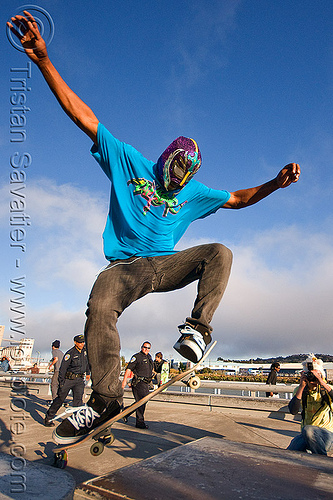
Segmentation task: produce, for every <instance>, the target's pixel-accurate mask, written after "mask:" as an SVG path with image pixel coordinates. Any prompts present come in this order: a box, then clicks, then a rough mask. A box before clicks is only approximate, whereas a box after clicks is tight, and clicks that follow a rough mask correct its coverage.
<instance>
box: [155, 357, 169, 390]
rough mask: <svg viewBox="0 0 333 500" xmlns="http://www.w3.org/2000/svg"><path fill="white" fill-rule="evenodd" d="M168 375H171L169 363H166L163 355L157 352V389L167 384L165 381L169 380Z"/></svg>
mask: <svg viewBox="0 0 333 500" xmlns="http://www.w3.org/2000/svg"><path fill="white" fill-rule="evenodd" d="M162 373H163V377H162ZM168 374H169V363H168V362H167V361H165V359H163V354H162V353H161V352H157V353H156V354H155V359H154V380H156V385H157V387H159V386H160V385H162V384H164V383H165V382H167V380H164V379H165V378H166V379H167V377H168ZM154 383H155V382H154Z"/></svg>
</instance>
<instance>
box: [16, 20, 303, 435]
mask: <svg viewBox="0 0 333 500" xmlns="http://www.w3.org/2000/svg"><path fill="white" fill-rule="evenodd" d="M8 26H9V27H10V29H11V30H12V32H13V33H14V35H16V36H17V37H18V39H19V40H20V41H21V44H22V46H23V48H24V49H25V52H26V54H27V55H28V57H29V58H30V59H31V60H32V61H33V62H34V63H35V64H36V65H37V67H38V68H39V69H40V71H41V73H42V75H43V77H44V78H45V81H46V83H47V84H48V86H49V87H50V89H51V91H52V92H53V94H54V95H55V97H56V98H57V100H58V101H59V103H60V105H61V106H62V108H63V109H64V111H65V112H66V113H67V115H68V116H69V117H70V118H71V120H73V122H74V123H75V124H76V125H77V126H78V127H79V128H80V129H81V130H82V131H83V132H84V133H85V134H87V135H88V137H89V138H90V139H91V140H92V141H93V143H94V144H93V146H92V148H91V153H92V155H93V157H94V158H95V159H96V161H97V162H98V163H99V164H100V166H101V168H102V169H103V171H104V172H105V174H106V176H107V177H108V179H109V180H110V182H111V195H110V209H109V213H108V218H107V222H106V227H105V230H104V233H103V238H104V253H105V257H106V259H107V260H108V261H109V262H110V263H109V265H108V266H107V267H106V268H105V269H104V270H103V271H102V272H101V273H100V274H99V276H98V277H97V279H96V282H95V284H94V286H93V289H92V291H91V294H90V297H89V302H88V309H87V312H86V314H87V321H86V326H85V336H86V339H87V351H88V356H89V363H90V366H91V375H92V389H93V391H92V394H91V398H90V399H89V401H88V403H87V405H88V409H84V410H82V411H78V412H77V413H75V414H73V415H72V416H71V417H68V418H67V419H65V420H63V422H62V423H61V424H60V425H59V426H58V427H57V429H56V430H55V431H54V433H53V439H54V440H55V441H56V442H57V443H59V444H66V443H73V442H75V441H77V440H78V439H80V436H82V435H83V434H87V433H88V432H89V431H90V430H91V428H93V427H96V426H98V425H99V424H100V423H102V422H103V421H105V420H107V419H109V418H111V417H112V416H114V415H116V414H118V413H119V411H120V409H121V402H122V395H123V391H122V386H121V383H120V380H119V375H120V356H119V351H120V339H119V335H118V331H117V321H118V318H119V316H120V315H121V314H122V312H123V311H124V310H125V309H126V308H127V307H128V306H130V305H131V304H132V303H133V302H134V301H136V300H138V299H139V298H141V297H143V296H144V295H146V294H148V293H152V292H155V293H156V292H167V291H172V290H176V289H179V288H183V287H185V286H187V285H188V284H190V283H192V282H193V281H198V292H197V297H196V299H195V302H194V307H193V310H192V312H191V313H190V315H189V316H188V317H187V319H186V321H185V323H184V324H182V325H180V326H179V327H178V328H179V334H180V337H179V339H178V340H177V342H176V343H175V345H174V348H175V349H176V350H177V351H178V352H179V353H180V354H181V355H182V356H184V357H185V358H187V359H189V360H191V361H193V362H195V363H196V362H197V361H199V359H201V357H202V355H203V353H204V352H205V349H206V346H207V345H208V344H209V343H210V342H211V340H212V337H211V333H212V326H211V321H212V318H213V314H214V312H215V310H216V308H217V307H218V305H219V303H220V300H221V299H222V296H223V294H224V291H225V288H226V286H227V283H228V279H229V274H230V269H231V262H232V253H231V251H230V250H229V249H228V248H227V247H225V246H224V245H222V244H220V243H212V244H207V245H199V246H196V247H193V248H188V249H186V250H182V251H179V252H178V251H175V250H174V246H175V245H176V243H177V242H178V241H179V240H180V238H181V237H182V235H183V234H184V232H185V231H186V229H187V228H188V226H189V225H190V224H191V222H193V221H194V220H197V219H203V218H205V217H207V216H208V215H211V214H213V213H215V212H216V211H217V210H218V209H220V208H226V209H239V208H244V207H248V206H250V205H253V204H255V203H257V202H259V201H260V200H262V199H263V198H266V197H267V196H269V195H270V194H272V193H273V192H274V191H276V190H277V189H280V188H286V187H287V186H289V185H290V184H292V183H293V182H297V180H298V178H299V176H300V168H299V165H298V164H297V163H289V164H288V165H286V166H285V167H284V168H282V170H281V171H280V172H279V173H278V175H277V176H276V177H275V178H273V179H272V180H270V181H268V182H266V183H264V184H262V185H260V186H256V187H253V188H248V189H241V190H239V191H234V192H229V191H226V190H219V189H211V188H209V187H207V186H205V185H204V184H202V183H200V182H198V181H196V180H195V179H193V176H194V175H195V173H196V172H197V171H198V170H199V168H200V165H201V153H200V150H199V147H198V145H197V143H196V141H195V140H193V139H190V138H187V137H183V136H181V137H178V138H177V139H175V140H174V141H173V142H172V143H171V144H170V146H168V147H167V149H166V150H165V151H164V152H163V153H162V154H161V156H160V157H159V158H158V160H157V161H156V162H155V161H150V160H148V159H146V158H144V157H143V156H142V155H141V154H140V153H139V152H138V151H137V150H136V149H134V148H133V147H132V146H130V145H128V144H126V143H124V142H121V141H119V140H118V139H116V138H115V137H114V136H113V135H112V134H111V133H110V132H109V131H108V130H107V128H106V127H105V126H104V125H102V124H101V123H100V122H99V120H98V118H97V117H96V115H95V114H94V113H93V111H92V110H91V109H90V108H89V107H88V106H87V105H86V104H85V103H84V102H83V101H82V100H81V99H80V98H79V97H78V96H77V95H76V94H75V93H74V92H73V91H72V90H71V89H70V88H69V87H68V85H67V84H66V83H65V82H64V80H63V79H62V78H61V76H60V74H59V73H58V71H57V70H56V69H55V67H54V66H53V64H52V62H51V61H50V59H49V56H48V53H47V50H46V45H45V42H44V40H43V38H42V37H41V35H40V33H39V30H38V25H37V22H36V21H35V19H34V18H33V16H32V15H31V14H30V13H29V12H27V11H24V16H21V15H17V16H15V17H13V18H12V23H11V22H9V23H8ZM16 28H17V29H16ZM18 30H20V32H19V31H18Z"/></svg>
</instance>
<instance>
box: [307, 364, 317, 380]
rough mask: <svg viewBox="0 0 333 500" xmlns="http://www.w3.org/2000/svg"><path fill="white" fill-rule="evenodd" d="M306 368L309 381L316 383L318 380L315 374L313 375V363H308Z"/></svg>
mask: <svg viewBox="0 0 333 500" xmlns="http://www.w3.org/2000/svg"><path fill="white" fill-rule="evenodd" d="M306 367H307V370H308V371H307V372H306V373H305V376H306V378H307V379H308V381H309V382H314V381H315V380H317V377H316V376H315V375H314V373H312V370H313V363H307V364H306Z"/></svg>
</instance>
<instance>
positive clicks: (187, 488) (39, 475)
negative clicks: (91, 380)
mask: <svg viewBox="0 0 333 500" xmlns="http://www.w3.org/2000/svg"><path fill="white" fill-rule="evenodd" d="M125 396H126V397H125V401H124V402H125V404H126V405H128V404H130V403H131V402H132V401H131V395H130V393H129V392H126V394H125ZM15 397H16V399H20V402H19V404H16V406H14V405H13V394H12V392H11V391H10V389H9V388H6V387H0V398H1V405H0V406H1V417H0V418H1V428H2V432H1V448H0V451H1V455H0V472H1V476H2V479H0V499H11V498H13V499H16V498H20V499H22V500H27V499H37V500H38V499H43V500H44V499H47V500H53V499H54V500H58V499H59V500H60V499H66V500H67V499H71V498H74V499H75V500H81V499H82V500H83V499H89V498H90V499H101V498H102V499H103V498H112V499H120V498H122V499H135V500H144V499H147V500H148V499H149V500H152V499H157V500H159V499H171V498H172V499H174V498H177V500H183V499H184V500H185V499H186V500H190V499H193V500H196V499H198V500H199V499H200V500H212V499H226V500H233V499H245V498H246V499H252V498H253V499H266V498H267V499H268V498H269V499H271V498H272V496H273V497H274V498H275V499H283V500H286V499H295V500H296V499H302V500H304V499H310V498H311V499H312V500H315V499H317V498H318V499H332V498H333V485H332V484H331V483H332V481H331V477H332V472H333V462H332V458H331V457H330V456H329V457H322V456H315V455H309V454H306V453H298V452H291V451H286V447H287V446H288V444H289V442H290V440H291V439H292V438H293V437H294V436H295V435H296V434H297V433H298V432H299V430H300V423H299V416H296V417H294V416H292V415H290V414H289V413H288V411H287V406H286V403H287V401H286V400H281V399H270V400H267V399H266V398H256V399H255V398H250V397H248V398H241V397H239V398H238V397H236V398H232V397H223V398H219V401H222V402H221V403H219V404H217V403H216V404H215V403H214V401H212V398H209V403H207V401H205V397H200V396H196V395H192V394H183V395H179V394H178V395H172V394H170V395H167V394H162V395H161V397H160V398H159V399H156V400H151V401H150V402H149V403H148V405H147V409H146V414H145V418H146V422H147V423H148V424H149V429H147V430H141V429H136V428H135V417H134V416H131V417H130V418H129V421H128V423H126V424H125V423H123V422H122V421H120V422H118V423H116V424H115V426H114V435H115V441H114V443H113V444H112V445H111V446H110V447H106V448H105V449H104V452H103V453H102V454H101V455H99V456H97V457H93V456H92V455H91V454H90V451H89V449H90V446H91V444H92V442H91V441H89V440H88V441H87V442H86V443H83V444H82V446H81V445H80V446H77V447H75V448H73V449H71V450H69V453H68V455H69V456H68V464H67V467H66V469H64V470H61V469H57V468H55V467H52V465H51V464H52V462H53V453H52V449H53V448H54V443H53V442H52V437H51V436H52V428H47V427H44V426H43V418H44V414H45V411H46V410H47V407H48V406H47V404H48V399H49V396H47V395H42V394H36V393H33V392H32V391H28V392H27V393H25V394H20V396H18V395H16V396H15ZM14 399H15V398H14ZM206 399H207V398H206ZM23 401H25V402H24V403H23ZM16 403H18V401H17V402H16ZM20 405H21V408H20ZM19 410H20V411H19ZM15 445H16V447H15ZM20 446H21V450H24V453H23V451H22V453H18V452H17V451H15V450H17V448H18V447H20ZM13 454H14V455H15V454H16V457H14V456H13ZM20 455H21V457H22V458H21V459H20ZM20 473H21V476H24V481H25V484H24V485H23V486H24V487H23V486H22V485H21V486H22V488H21V490H22V491H19V490H20V488H19V486H20V484H17V483H19V482H18V481H17V477H15V475H19V474H20ZM15 481H16V482H15Z"/></svg>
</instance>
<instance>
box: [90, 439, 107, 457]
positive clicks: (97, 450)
mask: <svg viewBox="0 0 333 500" xmlns="http://www.w3.org/2000/svg"><path fill="white" fill-rule="evenodd" d="M103 450H104V444H103V443H102V442H101V441H97V442H96V443H94V444H92V445H91V447H90V453H91V454H92V456H93V457H98V455H100V454H101V453H103Z"/></svg>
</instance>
